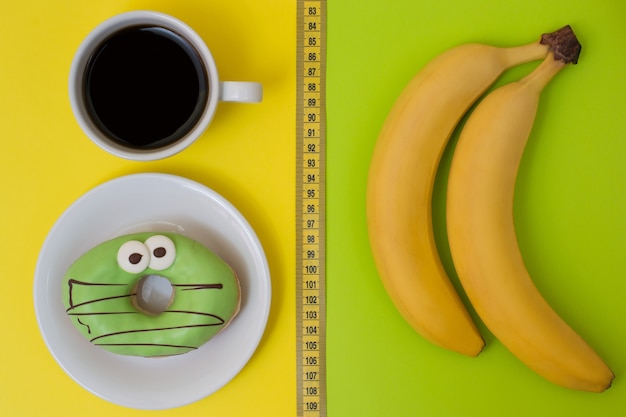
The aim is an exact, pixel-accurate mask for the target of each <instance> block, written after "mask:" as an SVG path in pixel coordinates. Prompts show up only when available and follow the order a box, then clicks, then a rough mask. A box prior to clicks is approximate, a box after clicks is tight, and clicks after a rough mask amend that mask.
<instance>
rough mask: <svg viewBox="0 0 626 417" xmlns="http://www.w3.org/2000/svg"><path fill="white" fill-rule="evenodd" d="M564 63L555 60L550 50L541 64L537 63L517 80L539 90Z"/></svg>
mask: <svg viewBox="0 0 626 417" xmlns="http://www.w3.org/2000/svg"><path fill="white" fill-rule="evenodd" d="M565 65H566V64H565V62H563V61H557V60H556V59H555V58H554V54H553V53H552V52H550V53H549V54H548V56H546V57H545V59H544V60H543V61H542V62H541V64H539V66H538V67H537V68H535V70H534V71H533V72H531V73H530V74H528V75H527V76H525V77H524V78H522V79H521V80H519V83H520V84H525V85H527V86H529V87H531V88H533V89H534V90H535V91H537V92H540V91H541V90H543V88H544V87H545V86H546V84H548V83H549V82H550V80H551V79H552V78H553V77H554V76H555V75H556V74H558V72H559V71H561V70H562V69H563V68H564V67H565Z"/></svg>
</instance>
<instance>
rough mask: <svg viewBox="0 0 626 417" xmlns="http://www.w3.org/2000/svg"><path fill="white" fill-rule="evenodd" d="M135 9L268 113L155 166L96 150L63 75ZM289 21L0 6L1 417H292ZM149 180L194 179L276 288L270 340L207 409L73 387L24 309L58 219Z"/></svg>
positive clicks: (193, 10) (234, 116) (256, 112)
mask: <svg viewBox="0 0 626 417" xmlns="http://www.w3.org/2000/svg"><path fill="white" fill-rule="evenodd" d="M138 9H152V10H157V11H161V12H165V13H169V14H171V15H173V16H176V17H178V18H179V19H181V20H183V21H185V22H186V23H188V24H189V25H190V26H191V27H193V28H194V29H195V30H196V31H197V32H198V33H199V34H200V35H201V36H202V38H203V39H204V40H205V42H206V43H207V45H208V46H209V48H210V49H211V51H212V52H213V54H214V57H215V60H216V62H217V67H218V71H219V74H220V78H221V79H223V80H239V81H244V80H247V81H259V82H261V83H262V84H263V87H264V100H263V102H262V103H261V104H251V105H248V104H231V103H222V104H220V105H218V110H217V113H216V115H215V118H214V120H213V124H212V125H211V126H210V127H209V130H207V132H206V133H205V135H204V136H203V137H202V138H201V139H200V140H198V141H197V142H196V143H195V144H194V145H192V146H191V147H190V148H189V149H187V150H186V151H184V152H182V153H180V154H178V155H177V156H174V157H172V158H168V159H166V160H163V161H157V162H150V163H139V162H132V161H126V160H123V159H120V158H117V157H114V156H111V155H109V154H107V153H106V152H104V151H102V150H100V148H98V147H97V146H96V145H94V144H92V143H91V142H90V141H89V140H88V139H87V138H86V136H85V135H84V134H83V132H82V131H81V130H80V128H79V126H78V124H77V123H76V121H75V119H74V117H73V114H72V111H71V108H70V104H69V100H68V94H67V79H68V73H69V67H70V64H71V60H72V57H73V54H74V52H75V51H76V49H77V48H78V46H79V44H80V42H81V41H82V39H83V38H84V37H85V36H86V35H87V34H88V33H89V31H90V30H92V29H93V28H94V27H95V26H96V25H97V24H99V23H100V22H101V21H103V20H105V19H107V18H108V17H110V16H113V15H115V14H118V13H121V12H124V11H130V10H138ZM295 11H296V8H295V2H294V1H289V0H274V1H272V0H270V1H267V0H264V1H254V0H237V1H188V0H176V1H159V0H150V1H129V0H107V1H72V0H59V1H36V0H21V1H6V0H2V2H1V3H0V132H1V133H0V135H1V140H0V178H1V179H0V194H1V197H0V198H1V200H0V201H1V203H0V231H1V232H0V234H1V236H2V239H1V241H0V277H2V280H3V281H4V283H5V284H4V286H3V293H4V294H5V296H2V297H1V298H2V300H3V301H2V302H0V328H1V329H2V332H3V333H2V342H1V343H0V365H1V367H0V369H1V373H0V414H1V415H2V416H7V417H8V416H11V417H13V416H22V415H23V416H44V415H47V416H55V415H59V416H61V415H63V416H78V415H90V416H94V417H95V416H107V417H110V416H113V415H115V416H119V417H123V416H131V415H132V416H141V415H148V414H150V415H159V416H161V415H163V416H182V415H219V416H279V415H282V416H288V415H292V414H293V412H294V410H295V407H296V406H295V350H294V345H295V305H294V297H293V294H294V292H295V283H294V280H293V271H294V270H295V261H294V256H293V253H294V250H295V249H294V248H295V247H294V244H293V236H294V234H295V226H294V223H295V217H294V198H295V197H294V196H295V183H294V172H295V160H294V152H295V143H294V132H295V118H294V114H295V49H296V48H295V42H296V38H295V30H296V25H295ZM150 171H154V172H165V173H170V174H176V175H181V176H185V177H188V178H190V179H193V180H196V181H198V182H201V183H203V184H205V185H207V186H208V187H210V188H213V189H214V190H216V191H217V192H218V193H220V194H222V195H223V196H224V197H225V198H227V199H228V200H229V201H230V202H231V203H233V204H234V205H235V206H236V207H237V208H238V209H239V210H240V211H241V212H242V214H243V215H244V216H245V217H246V218H247V219H248V221H249V222H250V223H251V225H252V227H253V228H255V230H256V232H257V234H258V235H259V238H260V240H261V242H262V244H263V246H264V248H265V251H266V254H267V257H268V261H269V265H270V270H271V274H272V285H273V289H272V290H273V294H272V295H273V299H272V305H271V312H270V317H269V323H268V326H267V330H266V332H265V335H264V337H263V339H262V341H261V343H260V345H259V348H258V350H257V351H256V353H255V355H254V356H253V357H252V359H251V360H250V362H249V363H248V365H247V366H246V367H245V368H244V369H243V371H242V372H241V373H240V374H239V375H237V377H236V378H235V379H234V380H233V381H232V382H231V383H229V384H227V385H226V386H225V387H224V388H223V389H221V390H219V391H218V392H217V393H215V394H213V395H211V396H210V397H208V398H206V399H204V400H202V401H199V402H196V403H194V404H191V405H189V406H185V407H182V408H179V409H173V410H165V411H159V412H155V413H148V412H145V411H139V410H132V409H127V408H123V407H120V406H117V405H114V404H111V403H108V402H106V401H104V400H102V399H100V398H98V397H96V396H94V395H93V394H91V393H89V392H88V391H87V390H85V389H83V388H82V387H80V386H79V385H78V384H76V383H75V382H74V381H73V380H72V379H71V378H70V377H69V376H68V375H66V374H65V373H64V372H63V370H62V369H61V367H60V366H59V365H58V364H57V363H56V362H55V361H54V359H53V358H52V356H51V355H50V354H49V352H48V350H47V348H46V346H45V344H44V342H43V340H42V338H41V336H40V333H39V329H38V327H37V323H36V319H35V314H34V308H33V303H32V291H33V289H32V285H33V275H34V269H35V265H36V262H37V256H38V253H39V250H40V248H41V245H42V243H43V241H44V239H45V237H46V235H47V233H48V232H49V230H50V228H51V227H52V225H53V224H54V222H55V221H56V220H57V218H58V217H59V216H60V215H61V214H62V213H63V211H64V210H65V209H66V208H67V207H68V206H69V205H71V204H72V203H73V202H74V201H75V200H76V199H77V198H78V197H80V196H81V195H82V194H84V193H85V192H86V191H88V190H89V189H91V188H93V187H95V186H96V185H98V184H101V183H103V182H105V181H108V180H110V179H113V178H116V177H119V176H121V175H126V174H131V173H137V172H150ZM164 198H166V197H164Z"/></svg>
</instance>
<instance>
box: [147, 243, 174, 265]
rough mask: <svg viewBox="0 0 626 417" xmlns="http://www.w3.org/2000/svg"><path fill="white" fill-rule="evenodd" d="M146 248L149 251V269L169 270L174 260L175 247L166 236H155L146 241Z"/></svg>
mask: <svg viewBox="0 0 626 417" xmlns="http://www.w3.org/2000/svg"><path fill="white" fill-rule="evenodd" d="M146 246H147V247H148V250H149V251H150V268H151V269H154V270H155V271H162V270H164V269H167V268H169V267H170V266H172V264H173V263H174V260H175V259H176V247H175V246H174V242H172V239H170V238H169V237H167V236H163V235H156V236H152V237H150V238H148V240H146Z"/></svg>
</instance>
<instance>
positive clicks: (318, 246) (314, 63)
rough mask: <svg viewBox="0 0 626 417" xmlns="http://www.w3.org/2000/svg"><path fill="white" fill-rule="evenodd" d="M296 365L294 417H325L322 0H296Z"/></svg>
mask: <svg viewBox="0 0 626 417" xmlns="http://www.w3.org/2000/svg"><path fill="white" fill-rule="evenodd" d="M297 7H298V13H297V23H298V30H297V35H298V44H297V47H298V49H297V55H298V56H297V90H296V100H297V105H296V111H297V114H296V129H297V130H296V132H297V134H296V154H297V155H296V297H297V298H296V339H297V341H296V356H297V358H296V360H297V364H296V365H297V366H296V369H297V371H296V372H297V377H296V378H297V407H298V410H297V411H298V412H297V415H298V417H322V416H326V295H325V270H326V268H325V258H326V256H325V225H326V219H325V211H326V209H325V192H326V189H325V165H326V161H325V153H326V123H325V117H326V115H325V112H324V108H325V104H326V103H325V101H326V95H325V73H326V65H325V60H326V0H298V2H297Z"/></svg>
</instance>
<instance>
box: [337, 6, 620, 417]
mask: <svg viewBox="0 0 626 417" xmlns="http://www.w3.org/2000/svg"><path fill="white" fill-rule="evenodd" d="M565 24H570V25H572V27H573V29H574V31H575V32H576V34H577V35H578V38H579V40H580V42H581V43H582V45H583V48H582V54H581V57H580V61H579V64H578V65H576V66H573V67H570V68H567V69H566V70H564V71H562V72H561V73H560V74H559V75H558V76H557V77H556V78H555V79H554V80H553V81H552V83H551V84H550V85H549V86H548V87H547V88H546V89H545V90H544V94H543V96H542V101H541V103H540V108H539V114H538V115H537V120H536V123H535V127H534V130H533V132H532V136H531V138H530V141H529V143H528V146H527V148H526V152H525V154H524V158H523V161H522V166H521V168H520V174H519V177H518V183H517V187H516V194H515V197H516V201H515V222H516V226H517V231H518V238H519V242H520V247H521V250H522V254H523V256H524V259H525V260H526V262H527V266H528V269H529V271H530V273H531V275H532V276H533V277H534V280H535V283H536V284H537V286H538V288H539V289H540V291H541V292H542V294H543V295H544V296H545V298H546V299H547V300H548V301H549V302H550V304H551V305H552V306H553V307H554V308H555V309H556V311H557V312H558V313H559V314H560V315H561V316H562V317H563V318H564V319H565V320H566V321H567V322H568V323H569V324H570V325H571V326H572V327H573V328H574V329H575V330H577V331H578V332H579V333H580V334H581V335H583V337H584V338H585V339H586V340H587V341H588V342H589V343H590V344H591V345H592V346H593V347H594V348H595V349H596V350H597V351H598V353H599V354H600V355H601V356H602V357H603V358H604V359H605V360H606V362H607V363H608V364H609V366H610V367H611V368H612V370H613V371H614V372H615V374H616V375H617V376H616V379H615V382H614V384H613V387H612V388H611V389H610V390H608V391H607V392H605V393H602V394H589V393H583V392H576V391H570V390H567V389H564V388H561V387H558V386H555V385H552V384H551V383H549V382H547V381H545V380H543V379H542V378H541V377H539V376H537V375H535V374H534V373H533V372H532V371H530V370H529V369H528V368H526V367H525V366H524V365H523V364H522V363H521V362H519V361H518V360H517V359H516V358H515V357H513V356H512V355H511V354H510V353H509V352H508V351H507V350H506V349H505V348H504V347H503V346H502V345H501V344H500V343H499V342H498V341H497V340H496V339H495V338H494V337H493V335H492V334H491V333H489V331H488V330H487V329H486V328H485V327H484V325H483V324H482V323H481V322H480V321H478V324H479V326H480V329H481V332H482V334H483V336H484V337H485V339H486V341H487V347H486V349H485V350H484V351H483V352H482V353H481V355H480V356H479V357H478V358H474V359H470V358H466V357H463V356H461V355H458V354H454V353H451V352H448V351H445V350H443V349H441V348H438V347H436V346H434V345H432V344H430V343H428V342H427V341H425V340H424V339H422V338H421V337H420V336H419V335H418V334H417V333H415V332H414V331H413V330H412V328H410V327H409V325H408V324H406V323H405V322H404V321H403V320H402V318H401V317H400V315H399V314H398V313H397V311H396V310H395V308H394V306H393V304H392V303H391V301H390V299H389V298H388V296H387V294H386V293H385V290H384V289H383V286H382V284H381V282H380V280H379V278H378V275H377V273H376V270H375V267H374V264H373V261H372V257H371V253H370V248H369V243H368V236H367V227H366V221H365V188H366V178H367V171H368V165H369V161H370V157H371V154H372V150H373V147H374V144H375V142H376V137H377V134H378V132H379V130H380V128H381V125H382V123H383V121H384V119H385V117H386V115H387V112H388V111H389V109H390V107H391V105H392V104H393V102H394V100H395V98H396V97H397V96H398V94H399V93H400V91H401V90H402V88H403V87H404V86H405V85H406V83H407V82H408V80H409V79H410V78H411V77H412V76H413V75H414V74H415V73H416V72H417V71H418V70H419V69H420V68H421V67H422V66H423V65H424V64H426V63H427V62H428V61H429V60H430V59H432V58H433V57H434V56H435V55H437V54H438V53H440V52H442V51H444V50H446V49H448V48H450V47H452V46H455V45H457V44H461V43H467V42H484V43H489V44H493V45H498V46H513V45H518V44H524V43H528V42H532V41H533V40H535V39H538V37H539V36H540V35H541V34H542V33H544V32H551V31H553V30H556V29H558V28H560V27H561V26H563V25H565ZM625 42H626V2H623V1H619V0H598V1H590V0H587V1H584V0H574V1H564V0H561V1H545V0H544V1H538V0H511V1H502V2H499V1H495V0H491V1H489V0H482V1H480V0H474V1H433V2H426V1H413V0H391V1H388V2H380V1H373V0H362V1H359V2H355V1H348V0H328V79H327V97H328V100H327V102H328V108H327V112H328V131H327V135H328V153H327V160H328V167H327V170H328V177H327V213H328V214H327V216H328V219H327V229H328V231H327V238H328V241H327V251H328V255H327V256H328V259H327V262H328V265H327V267H328V277H327V288H328V298H327V305H328V348H327V349H328V352H327V354H328V409H329V415H330V416H395V417H400V416H422V417H428V416H438V417H441V416H464V417H471V416H481V417H482V416H492V415H493V416H496V415H498V416H499V415H503V416H536V417H539V416H587V415H589V416H617V415H623V412H624V411H623V410H624V409H625V408H626V383H624V382H623V381H624V376H625V375H626V354H625V352H626V325H625V324H624V317H625V313H626V307H625V304H624V295H626V217H625V216H624V214H625V213H626V163H625V162H624V161H626V98H625V97H626V83H625V82H624V80H623V76H624V74H626V59H625V58H624V50H625V48H624V43H625ZM536 65H537V63H531V64H526V65H523V66H520V67H518V68H515V69H513V70H510V71H508V72H507V73H506V74H505V75H504V76H503V77H502V78H501V79H500V80H499V81H498V83H497V84H496V85H500V84H502V83H504V82H509V81H512V80H515V79H519V78H520V77H521V76H523V75H524V74H526V73H528V72H529V71H531V70H532V69H533V68H534V67H535V66H536ZM453 146H454V138H453V141H452V143H451V146H450V147H449V149H448V150H447V151H446V153H445V155H444V158H443V164H442V166H441V170H440V175H439V177H438V182H437V186H436V190H435V196H434V216H435V229H436V237H437V240H438V244H439V247H440V250H441V254H442V258H443V261H444V264H445V266H446V269H447V270H448V271H449V273H450V275H451V278H452V279H453V281H454V282H455V285H457V287H458V282H457V278H456V275H455V273H454V268H453V266H452V263H451V261H450V254H449V249H448V247H447V241H446V234H445V212H444V207H445V179H446V176H447V171H446V170H447V168H448V167H449V163H450V158H451V155H452V150H453ZM416 161H417V156H416ZM468 305H469V304H468ZM472 313H473V312H472Z"/></svg>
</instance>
